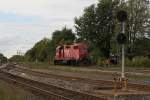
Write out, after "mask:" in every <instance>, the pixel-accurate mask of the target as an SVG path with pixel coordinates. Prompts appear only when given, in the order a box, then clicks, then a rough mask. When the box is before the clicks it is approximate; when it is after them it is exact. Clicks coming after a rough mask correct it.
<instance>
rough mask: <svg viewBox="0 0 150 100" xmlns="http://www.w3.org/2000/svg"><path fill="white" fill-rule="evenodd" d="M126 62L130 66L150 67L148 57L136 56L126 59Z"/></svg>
mask: <svg viewBox="0 0 150 100" xmlns="http://www.w3.org/2000/svg"><path fill="white" fill-rule="evenodd" d="M125 63H126V66H129V67H150V59H149V58H147V57H135V58H133V60H132V61H131V60H129V59H126V62H125Z"/></svg>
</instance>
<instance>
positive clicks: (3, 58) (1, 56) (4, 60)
mask: <svg viewBox="0 0 150 100" xmlns="http://www.w3.org/2000/svg"><path fill="white" fill-rule="evenodd" d="M6 62H7V58H6V57H5V56H4V55H3V54H1V53H0V64H3V63H6Z"/></svg>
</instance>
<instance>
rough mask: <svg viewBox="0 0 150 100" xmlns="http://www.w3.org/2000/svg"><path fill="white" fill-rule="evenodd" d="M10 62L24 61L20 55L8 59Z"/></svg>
mask: <svg viewBox="0 0 150 100" xmlns="http://www.w3.org/2000/svg"><path fill="white" fill-rule="evenodd" d="M9 61H10V62H23V61H24V56H21V55H14V56H12V57H11V58H9Z"/></svg>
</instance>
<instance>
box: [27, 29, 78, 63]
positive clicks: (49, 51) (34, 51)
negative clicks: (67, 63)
mask: <svg viewBox="0 0 150 100" xmlns="http://www.w3.org/2000/svg"><path fill="white" fill-rule="evenodd" d="M74 40H75V35H74V33H73V32H72V30H71V29H67V28H66V27H65V28H63V29H62V30H56V31H55V32H53V34H52V39H47V38H44V39H42V40H41V41H39V42H38V43H36V44H35V45H34V47H33V48H31V49H30V50H28V51H27V52H26V54H25V58H26V60H27V61H40V62H44V61H49V62H53V59H54V56H55V49H56V47H57V46H58V45H64V44H67V43H72V42H73V41H74Z"/></svg>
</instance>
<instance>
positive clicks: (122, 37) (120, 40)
mask: <svg viewBox="0 0 150 100" xmlns="http://www.w3.org/2000/svg"><path fill="white" fill-rule="evenodd" d="M126 41H127V37H126V35H125V34H123V33H119V34H118V36H117V42H118V43H119V44H125V43H126Z"/></svg>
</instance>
